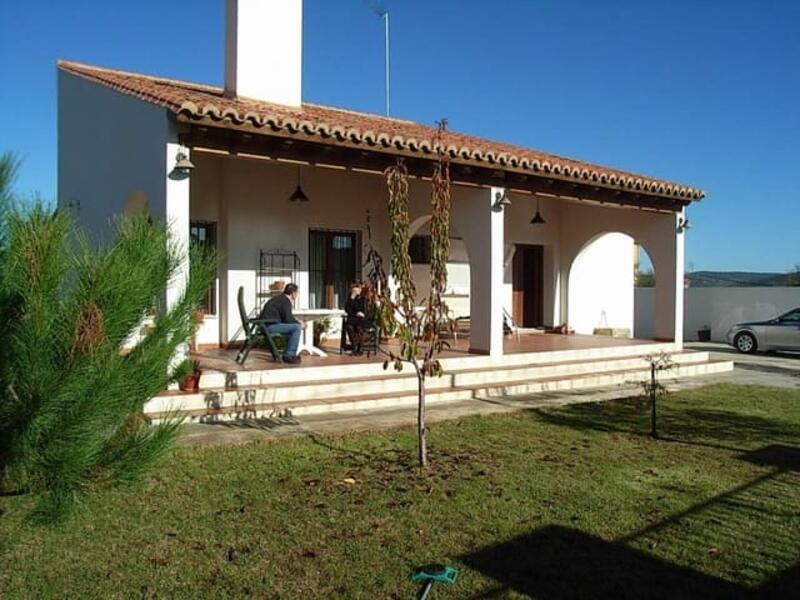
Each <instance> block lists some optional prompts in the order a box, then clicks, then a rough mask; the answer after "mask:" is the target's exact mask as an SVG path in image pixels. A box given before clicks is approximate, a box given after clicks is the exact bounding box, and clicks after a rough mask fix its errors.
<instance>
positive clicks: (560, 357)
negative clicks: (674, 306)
mask: <svg viewBox="0 0 800 600" xmlns="http://www.w3.org/2000/svg"><path fill="white" fill-rule="evenodd" d="M675 351H676V348H675V344H673V343H671V342H647V343H642V344H630V345H625V346H611V347H606V348H580V349H575V350H555V351H552V352H525V353H519V354H505V355H503V356H500V357H495V356H480V355H465V356H459V357H450V358H443V359H442V360H441V362H442V367H443V368H444V370H445V371H446V372H453V371H460V370H464V369H470V370H475V369H482V368H498V367H503V368H507V367H512V366H517V365H534V364H542V363H554V362H566V361H577V360H593V359H600V358H622V357H632V356H644V355H647V354H657V353H659V352H668V353H672V352H675ZM248 364H252V362H250V363H248ZM384 374H386V371H384V370H383V365H382V363H381V362H371V363H363V362H362V363H353V364H345V365H341V364H340V365H330V366H321V367H294V368H282V369H275V368H267V369H250V370H246V371H216V370H207V371H204V372H203V376H202V377H201V378H200V389H212V390H213V389H217V388H222V387H243V386H256V385H277V384H283V383H287V382H293V381H296V380H297V379H298V378H304V379H305V380H306V381H320V380H323V381H333V380H337V379H349V378H356V377H360V378H367V377H373V376H381V375H384Z"/></svg>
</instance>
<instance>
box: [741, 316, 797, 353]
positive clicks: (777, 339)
mask: <svg viewBox="0 0 800 600" xmlns="http://www.w3.org/2000/svg"><path fill="white" fill-rule="evenodd" d="M726 337H727V340H728V343H729V344H730V345H731V346H733V347H734V348H736V349H737V350H738V351H739V352H746V353H749V352H755V351H756V350H797V351H800V308H795V309H793V310H790V311H789V312H787V313H784V314H782V315H781V316H779V317H775V318H774V319H769V320H767V321H753V322H751V323H737V324H736V325H734V326H733V327H731V328H730V329H729V330H728V335H727V336H726Z"/></svg>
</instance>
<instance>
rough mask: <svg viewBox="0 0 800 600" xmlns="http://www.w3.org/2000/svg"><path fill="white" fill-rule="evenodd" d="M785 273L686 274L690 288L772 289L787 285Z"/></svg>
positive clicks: (698, 272)
mask: <svg viewBox="0 0 800 600" xmlns="http://www.w3.org/2000/svg"><path fill="white" fill-rule="evenodd" d="M788 277H789V276H788V275H787V274H786V273H751V272H748V271H695V272H693V273H686V279H687V280H689V286H690V287H774V286H781V285H788Z"/></svg>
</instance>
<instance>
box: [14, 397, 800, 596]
mask: <svg viewBox="0 0 800 600" xmlns="http://www.w3.org/2000/svg"><path fill="white" fill-rule="evenodd" d="M662 407H663V409H662V419H661V422H660V424H661V433H662V435H663V439H660V440H658V441H654V440H651V439H650V438H648V437H647V436H646V435H644V432H646V430H647V419H648V414H647V410H646V408H645V407H644V406H642V405H640V404H638V403H637V402H635V401H628V402H619V403H613V404H605V405H577V406H572V407H566V408H560V409H547V410H535V411H528V412H520V413H516V414H509V415H499V416H489V417H471V418H466V419H462V420H459V421H451V422H447V423H439V424H436V425H434V426H433V428H432V429H431V432H430V436H429V439H430V455H431V459H432V465H431V467H430V469H429V470H428V471H427V472H426V473H425V474H424V475H423V474H420V473H419V472H418V471H417V470H416V469H415V468H413V466H411V465H412V464H413V456H414V444H415V437H414V432H413V430H411V429H404V430H398V431H390V432H380V433H373V434H367V435H353V436H346V437H331V438H325V439H308V438H303V439H300V438H296V439H283V440H280V441H275V442H271V443H256V444H250V445H243V446H226V447H204V448H183V449H180V450H178V451H176V452H175V453H174V455H173V456H172V457H171V458H170V459H169V460H168V461H166V462H165V463H164V464H162V466H161V467H160V468H159V469H158V470H157V471H156V472H155V473H154V474H153V475H152V476H151V477H149V478H148V480H147V481H146V482H145V483H144V484H142V485H140V486H139V487H136V488H133V489H127V490H116V491H107V492H103V493H100V494H98V495H96V496H94V497H93V498H92V499H91V500H90V501H89V503H88V505H87V506H86V508H85V510H84V511H83V513H82V516H80V517H79V518H78V519H76V520H74V521H72V522H70V523H69V524H67V525H66V526H64V527H63V528H61V529H60V530H48V529H44V528H40V527H35V526H32V525H29V524H27V523H26V522H25V521H24V515H25V513H26V511H27V510H28V509H29V508H30V506H31V502H30V499H29V498H25V497H5V498H0V598H17V597H28V598H42V597H71V598H86V597H102V598H111V597H121V598H129V597H137V598H140V597H145V598H150V597H185V598H196V597H245V596H253V597H262V598H330V597H353V598H413V597H414V590H415V587H414V586H413V585H412V584H411V583H410V582H409V581H408V574H409V572H410V570H411V569H412V567H414V566H415V565H418V564H422V563H426V562H431V561H442V562H446V563H449V564H452V565H454V566H456V567H457V568H458V569H459V571H460V574H459V581H458V583H457V585H456V586H455V587H453V588H444V587H437V588H436V589H435V590H434V593H433V594H432V596H431V598H432V599H435V598H479V597H480V598H489V597H492V598H499V597H502V598H506V597H525V596H526V595H531V596H534V597H538V598H564V597H600V598H624V597H630V598H660V597H663V598H685V597H702V598H714V597H720V598H732V597H738V596H740V595H743V594H744V592H745V591H746V590H758V595H759V597H761V596H764V597H767V596H774V597H788V596H790V595H791V594H790V593H789V591H788V590H795V592H796V589H797V585H798V582H799V581H800V571H799V570H798V564H799V563H800V457H799V456H798V453H799V452H800V450H799V449H798V446H800V390H778V389H769V388H754V387H736V386H714V387H708V388H703V389H699V390H695V391H691V392H684V393H680V394H676V395H674V396H672V397H671V398H669V399H668V400H666V401H664V402H663V403H662ZM346 478H352V479H354V480H355V483H348V482H345V479H346Z"/></svg>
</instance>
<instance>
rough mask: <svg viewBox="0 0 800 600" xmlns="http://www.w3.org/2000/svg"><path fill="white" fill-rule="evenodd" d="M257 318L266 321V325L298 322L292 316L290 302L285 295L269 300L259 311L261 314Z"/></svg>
mask: <svg viewBox="0 0 800 600" xmlns="http://www.w3.org/2000/svg"><path fill="white" fill-rule="evenodd" d="M258 318H259V319H263V320H264V321H266V322H267V324H268V325H272V324H273V323H298V322H299V321H298V320H297V319H295V318H294V315H292V301H291V300H290V299H289V296H287V295H286V294H279V295H278V296H275V297H274V298H270V300H269V302H267V303H266V304H265V305H264V308H262V309H261V314H260V315H259V317H258Z"/></svg>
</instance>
